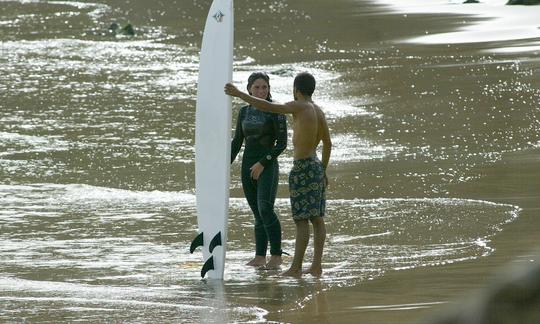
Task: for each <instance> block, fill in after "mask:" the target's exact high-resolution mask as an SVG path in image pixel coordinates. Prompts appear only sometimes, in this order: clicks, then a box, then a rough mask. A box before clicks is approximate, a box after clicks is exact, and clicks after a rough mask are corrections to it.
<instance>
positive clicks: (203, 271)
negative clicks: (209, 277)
mask: <svg viewBox="0 0 540 324" xmlns="http://www.w3.org/2000/svg"><path fill="white" fill-rule="evenodd" d="M210 270H214V256H211V257H210V258H208V260H206V262H205V263H204V265H203V267H202V269H201V278H204V276H205V275H206V273H207V272H208V271H210Z"/></svg>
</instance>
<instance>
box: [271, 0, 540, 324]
mask: <svg viewBox="0 0 540 324" xmlns="http://www.w3.org/2000/svg"><path fill="white" fill-rule="evenodd" d="M375 3H376V4H382V5H388V2H387V1H379V0H377V1H375ZM456 6H457V5H456ZM463 6H465V7H466V6H468V4H464V5H463ZM389 7H391V6H389ZM508 7H511V6H508ZM514 7H515V6H514ZM519 7H522V8H523V7H524V6H519ZM537 8H538V10H540V6H537ZM503 9H506V8H503ZM510 9H512V8H510ZM518 10H522V9H518ZM394 14H395V15H398V14H399V13H397V12H394ZM464 14H465V13H463V12H457V11H456V12H441V11H437V12H414V15H411V17H408V18H407V19H409V18H410V19H416V18H420V19H421V20H422V21H429V20H430V17H433V18H436V17H442V18H444V19H448V20H447V21H456V22H457V21H459V20H460V19H461V20H462V19H463V15H464ZM467 20H468V21H472V25H473V27H471V28H476V27H478V26H482V24H486V22H489V21H497V20H496V19H493V18H489V17H486V16H483V17H480V16H475V15H472V14H471V15H467ZM432 24H433V25H436V22H433V23H432ZM445 26H446V27H448V25H445ZM475 26H476V27H475ZM431 27H432V26H431V25H430V26H427V27H426V28H431ZM434 28H438V29H441V26H438V25H437V26H435V27H434ZM450 29H451V28H448V30H450ZM469 32H470V31H469ZM456 33H467V31H465V32H464V31H455V28H454V31H448V32H446V31H444V32H442V33H441V34H439V35H442V36H440V37H441V38H440V39H437V38H436V37H432V38H423V37H424V36H420V37H417V38H414V37H413V38H410V39H408V40H405V41H400V40H396V41H394V43H397V46H404V47H406V48H415V47H418V48H420V49H418V51H419V52H423V51H426V52H430V53H434V52H437V51H442V50H445V49H448V50H451V51H455V52H456V53H460V54H462V53H466V54H470V55H477V56H481V55H482V53H492V54H495V55H497V57H501V56H502V57H504V58H507V59H508V60H518V61H520V62H527V63H528V64H533V65H534V66H538V63H537V60H535V59H534V58H533V57H523V56H521V55H522V54H523V53H524V54H527V53H529V54H531V55H533V54H534V53H532V52H534V51H535V50H536V47H534V46H531V45H534V42H535V40H534V39H532V40H531V39H530V38H525V39H490V40H483V41H478V40H475V41H469V42H463V43H457V42H456V43H455V44H453V45H447V44H449V43H447V42H435V41H433V40H439V41H440V40H446V38H445V37H446V36H448V35H449V34H453V35H456ZM435 35H437V34H435ZM461 35H463V34H461ZM538 35H539V36H538V37H540V29H538ZM427 37H430V36H427ZM426 39H427V40H431V41H433V42H431V43H430V42H426V41H425V40H426ZM422 40H423V41H422ZM443 43H444V44H445V45H446V46H444V45H442V44H443ZM518 44H521V47H519V48H517V49H519V51H518V50H510V49H511V48H513V47H517V46H518ZM452 47H453V48H452ZM443 48H445V49H443ZM539 166H540V148H538V146H536V147H532V148H530V149H526V150H521V151H519V150H518V151H512V152H506V153H503V154H502V158H501V160H499V161H497V162H495V163H494V164H490V165H487V166H483V167H479V168H480V170H477V171H479V173H480V174H482V177H481V178H480V179H477V180H473V181H470V182H466V183H460V184H457V185H448V191H449V194H448V197H452V198H463V199H478V200H485V201H492V202H497V203H505V204H512V205H517V206H519V207H520V208H521V209H522V210H521V213H520V215H519V217H518V219H516V220H514V221H513V222H511V223H509V224H506V225H505V226H504V228H503V230H502V231H501V232H499V233H498V234H496V235H495V236H494V237H492V238H491V242H490V246H491V247H493V248H494V252H492V253H491V254H490V255H488V256H485V257H478V258H477V259H474V260H468V261H463V262H456V263H453V264H447V265H443V266H427V267H419V268H414V269H410V270H399V271H398V270H393V271H388V272H387V273H385V274H384V275H383V276H381V277H377V278H375V279H373V280H368V281H364V282H361V283H360V284H358V285H356V286H353V287H340V288H333V289H330V290H329V291H324V290H317V289H315V291H314V292H313V293H312V294H311V295H310V299H309V301H307V302H306V303H305V304H304V305H303V306H302V307H298V305H296V304H294V303H293V304H288V305H287V304H286V307H281V309H282V310H269V314H268V315H267V316H266V319H268V320H270V321H279V322H288V323H295V322H301V321H310V320H318V321H322V322H336V323H354V322H359V321H360V322H362V323H417V322H419V321H424V320H429V319H431V318H433V317H435V318H436V317H437V316H438V315H440V314H443V313H444V312H445V311H446V310H447V309H448V308H449V307H451V306H453V305H459V301H460V300H461V299H462V298H463V297H465V296H467V295H469V294H470V293H475V292H477V291H478V290H482V289H484V288H485V287H486V286H487V285H489V284H491V283H492V280H493V279H494V278H495V277H496V276H497V274H499V273H500V271H501V269H502V268H505V267H507V266H508V264H512V263H516V262H526V261H529V259H528V257H530V255H531V253H533V252H534V251H537V248H538V246H536V245H535V244H537V243H535V238H536V237H538V236H534V235H531V234H530V232H531V229H530V226H531V225H530V223H531V222H530V221H531V220H532V219H533V218H534V217H535V216H537V215H538V213H539V211H540V189H539V188H537V187H535V184H538V183H540V178H539V177H538V176H537V174H535V176H536V178H535V177H530V176H529V175H530V174H534V173H533V172H530V170H535V169H536V170H537V169H538V168H539ZM501 174H504V175H505V177H501ZM509 183H511V185H509ZM522 233H527V235H522ZM516 237H518V238H519V239H516ZM323 276H324V273H323ZM441 282H445V283H446V285H445V287H446V286H448V283H451V285H452V289H448V288H447V289H440V283H441Z"/></svg>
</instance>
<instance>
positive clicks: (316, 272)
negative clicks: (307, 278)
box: [302, 266, 322, 278]
mask: <svg viewBox="0 0 540 324" xmlns="http://www.w3.org/2000/svg"><path fill="white" fill-rule="evenodd" d="M302 273H304V274H310V275H312V276H313V277H317V278H318V277H320V276H322V268H321V267H314V266H311V267H309V268H308V269H306V270H304V271H302Z"/></svg>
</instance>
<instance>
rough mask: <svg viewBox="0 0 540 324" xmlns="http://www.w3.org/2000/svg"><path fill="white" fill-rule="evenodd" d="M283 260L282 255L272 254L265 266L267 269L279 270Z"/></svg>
mask: <svg viewBox="0 0 540 324" xmlns="http://www.w3.org/2000/svg"><path fill="white" fill-rule="evenodd" d="M282 262H283V261H282V259H281V255H272V256H270V261H268V263H267V264H266V267H265V268H266V269H267V270H277V269H279V266H280V265H281V263H282Z"/></svg>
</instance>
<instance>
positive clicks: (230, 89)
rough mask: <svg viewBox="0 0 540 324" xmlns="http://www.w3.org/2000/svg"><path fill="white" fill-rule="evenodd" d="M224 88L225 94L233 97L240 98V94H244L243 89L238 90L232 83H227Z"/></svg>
mask: <svg viewBox="0 0 540 324" xmlns="http://www.w3.org/2000/svg"><path fill="white" fill-rule="evenodd" d="M224 90H225V94H228V95H229V96H232V97H237V98H240V95H241V94H242V91H240V90H238V88H237V87H236V86H235V85H234V84H232V83H227V84H226V85H225V89H224Z"/></svg>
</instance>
